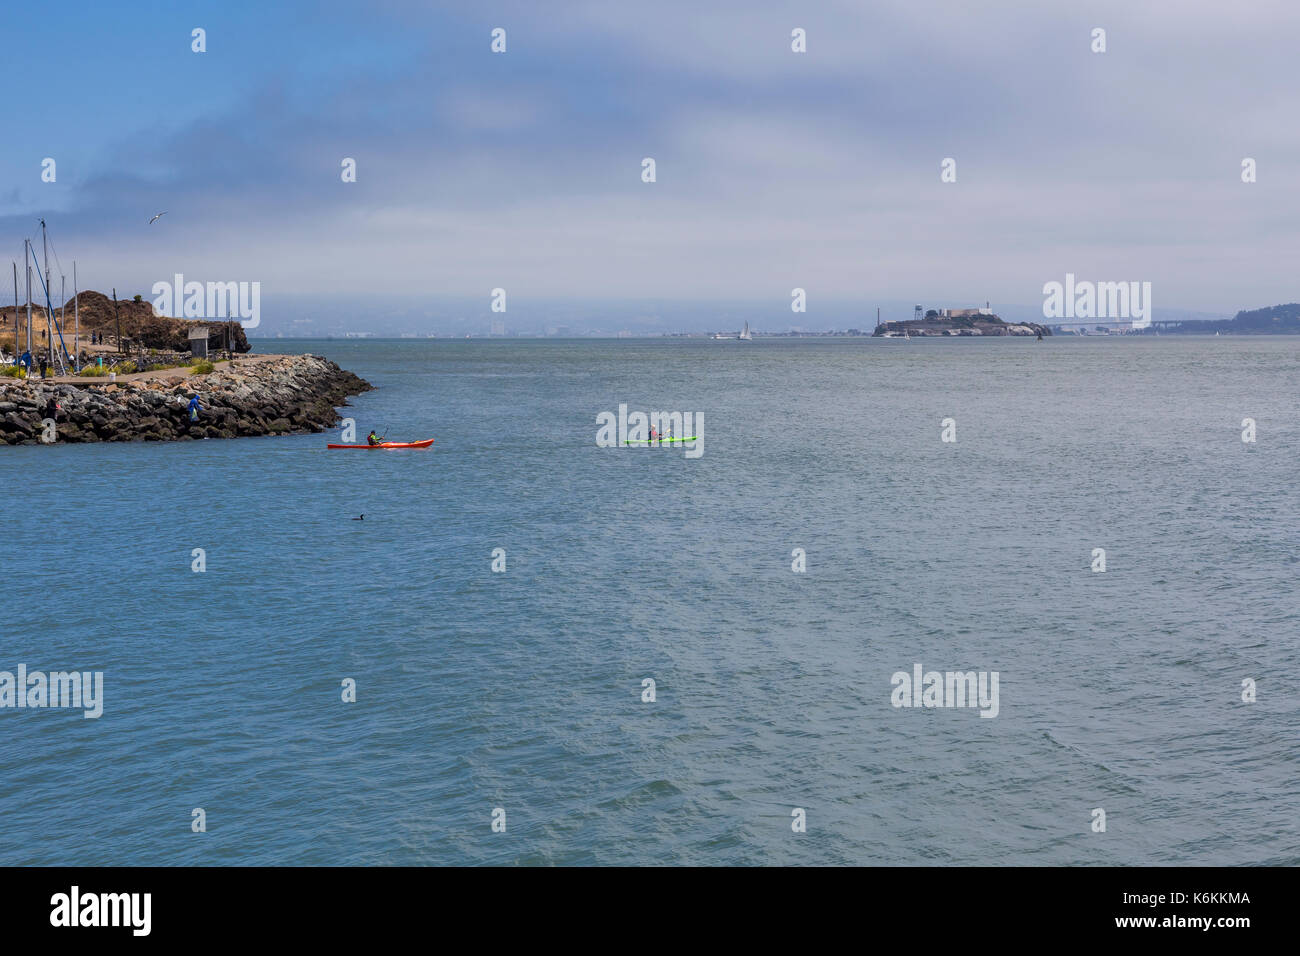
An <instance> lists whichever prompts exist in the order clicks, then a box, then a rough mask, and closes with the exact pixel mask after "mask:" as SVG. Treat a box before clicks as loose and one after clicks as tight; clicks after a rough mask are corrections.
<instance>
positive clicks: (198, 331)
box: [190, 325, 208, 358]
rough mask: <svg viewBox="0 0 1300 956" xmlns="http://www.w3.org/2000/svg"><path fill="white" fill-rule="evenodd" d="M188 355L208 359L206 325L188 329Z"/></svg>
mask: <svg viewBox="0 0 1300 956" xmlns="http://www.w3.org/2000/svg"><path fill="white" fill-rule="evenodd" d="M190 354H191V355H193V356H194V357H195V358H207V357H208V327H207V326H206V325H200V326H197V327H196V328H193V329H190Z"/></svg>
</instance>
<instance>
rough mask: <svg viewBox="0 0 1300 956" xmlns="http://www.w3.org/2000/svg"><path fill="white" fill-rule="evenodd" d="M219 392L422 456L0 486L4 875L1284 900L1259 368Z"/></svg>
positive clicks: (867, 346) (13, 475) (1280, 740)
mask: <svg viewBox="0 0 1300 956" xmlns="http://www.w3.org/2000/svg"><path fill="white" fill-rule="evenodd" d="M263 344H264V345H268V346H270V347H272V349H273V350H274V349H275V348H279V349H281V350H285V351H293V350H298V351H312V352H315V353H317V354H324V355H326V356H328V357H330V358H332V359H334V360H336V361H338V362H339V363H340V364H342V365H343V366H344V367H346V368H350V369H352V370H354V371H356V372H357V373H358V374H360V375H362V376H363V377H365V378H366V379H368V380H370V381H371V382H373V383H374V384H375V385H377V386H378V389H377V390H376V391H374V392H371V393H368V394H366V395H363V396H361V397H359V398H358V399H356V400H355V403H354V407H353V408H351V409H348V410H345V414H349V415H352V416H355V418H356V420H357V423H358V430H359V433H360V434H362V435H364V433H365V432H366V431H367V430H368V429H369V428H371V427H376V428H378V429H379V431H380V432H384V431H385V430H387V431H388V433H389V437H390V438H394V439H417V438H425V437H435V438H436V439H437V441H436V444H435V445H434V448H433V449H432V450H431V451H427V452H368V451H358V452H350V451H327V450H326V449H325V442H326V439H327V436H325V435H309V436H295V437H280V438H254V439H240V440H235V441H206V442H195V443H181V444H174V445H156V444H148V445H145V444H113V445H100V446H88V445H81V446H66V447H64V446H58V447H54V448H8V449H5V448H0V475H2V476H3V478H4V481H3V483H2V484H0V489H2V490H0V499H2V500H4V502H5V504H4V510H5V512H6V513H7V515H8V516H9V521H8V531H9V533H8V534H7V535H6V540H5V543H4V545H3V546H0V593H3V594H4V596H5V602H4V603H5V607H6V611H5V623H4V626H3V635H4V636H3V640H2V641H0V670H11V671H12V670H15V669H16V668H17V665H18V664H20V663H25V664H26V665H27V666H28V667H29V668H30V669H32V670H60V669H77V670H103V671H104V678H105V712H104V715H103V717H102V718H100V719H98V720H87V719H83V717H82V716H81V715H80V713H79V712H69V711H54V710H43V711H39V710H21V711H20V710H0V824H2V825H3V830H4V832H5V838H4V839H3V840H0V863H5V864H15V863H22V864H46V863H49V864H56V863H57V864H74V863H81V864H119V863H120V864H127V863H131V864H227V863H244V864H385V863H393V864H438V863H456V864H478V863H493V864H501V863H522V864H553V863H554V864H595V863H604V864H614V863H652V864H665V863H698V864H729V863H745V864H787V863H794V864H825V863H863V864H877V863H883V864H895V863H907V864H1066V863H1068V864H1144V863H1145V864H1152V863H1172V864H1190V863H1202V864H1239V863H1272V864H1289V865H1295V864H1297V863H1300V796H1298V795H1297V789H1298V788H1300V783H1297V779H1298V777H1300V775H1298V774H1297V757H1298V756H1300V704H1298V702H1297V695H1296V687H1297V686H1300V653H1298V652H1297V644H1298V642H1300V627H1298V625H1300V600H1298V599H1297V596H1296V591H1295V580H1296V574H1297V571H1298V570H1300V564H1298V563H1297V545H1298V543H1300V539H1298V535H1297V532H1300V505H1297V497H1296V493H1295V476H1296V473H1297V461H1298V460H1300V427H1298V421H1300V419H1298V414H1300V413H1298V412H1297V395H1298V394H1300V339H1296V338H1289V337H1276V338H1258V339H1248V338H1222V337H1221V338H1205V339H1192V338H1175V337H1172V336H1163V337H1160V338H1158V339H1143V340H1104V339H1087V340H1079V339H1061V338H1058V339H1052V340H1048V341H1046V342H1043V343H1037V342H1034V341H1032V340H1027V339H1026V340H1000V341H987V342H980V341H969V340H961V341H951V340H949V341H923V340H913V341H911V342H899V341H893V340H872V341H849V340H821V341H816V340H810V341H790V342H784V341H770V340H769V341H764V340H760V341H757V342H753V343H738V342H725V343H723V342H705V341H674V340H653V341H650V340H625V341H517V342H516V341H510V340H503V341H445V340H432V341H402V342H378V341H374V342H372V341H366V342H310V343H289V342H287V341H286V342H277V343H274V344H273V346H272V345H271V344H269V343H263ZM620 403H626V404H627V405H628V406H629V408H630V409H632V410H637V409H641V410H651V409H664V410H678V411H692V412H698V413H702V414H703V416H704V424H703V427H702V428H701V429H699V430H700V431H701V432H702V435H703V438H704V444H703V449H704V453H703V455H702V456H701V457H699V458H697V459H690V458H687V457H686V456H685V455H684V454H683V452H682V451H681V450H680V449H675V450H671V451H670V450H667V449H646V448H639V449H638V448H598V447H596V444H595V436H596V424H595V420H596V415H597V414H598V413H599V412H602V411H616V410H617V409H618V406H619V404H620ZM948 417H951V418H953V419H955V420H956V434H957V441H956V442H955V443H944V442H941V441H940V422H941V420H942V419H944V418H948ZM1244 418H1253V419H1254V420H1255V421H1256V422H1257V423H1258V441H1257V442H1256V443H1255V444H1245V443H1243V442H1242V440H1241V431H1242V420H1243V419H1244ZM363 513H364V515H365V520H364V521H352V520H349V519H351V518H352V517H354V516H356V515H360V514H363ZM195 548H202V549H204V551H205V552H206V561H207V570H206V572H204V573H202V574H198V573H194V572H193V571H191V561H192V558H191V552H192V551H193V549H195ZM495 548H504V549H505V552H506V561H507V568H508V570H507V571H506V572H505V573H503V574H495V573H492V571H491V561H492V551H493V549H495ZM796 548H802V549H804V550H805V552H806V554H807V571H806V573H803V574H797V573H794V572H792V570H791V562H792V560H793V559H792V557H791V552H792V551H793V550H794V549H796ZM1094 548H1104V549H1105V551H1106V562H1107V570H1106V572H1105V573H1094V572H1092V571H1091V570H1090V562H1091V560H1092V552H1093V549H1094ZM916 662H920V663H921V664H922V665H923V666H924V667H925V669H926V670H930V669H934V670H962V671H965V670H974V671H997V672H998V673H999V675H1000V685H999V686H1000V707H999V713H998V715H997V717H996V718H993V719H984V718H981V717H980V716H979V713H978V711H977V710H974V709H938V708H936V709H926V708H915V709H914V708H895V707H893V706H892V705H891V702H890V699H891V691H892V686H891V676H892V675H893V674H894V673H895V672H896V671H907V672H910V671H911V669H912V666H913V664H914V663H916ZM647 677H649V678H653V679H654V681H655V682H656V687H657V700H656V701H655V702H654V703H644V702H642V700H641V693H642V683H641V682H642V680H643V679H644V678H647ZM345 678H353V679H355V680H356V682H357V689H358V690H357V694H358V700H357V702H356V703H351V704H348V703H343V702H342V701H341V700H340V693H341V687H340V683H341V681H343V680H344V679H345ZM1247 678H1251V679H1254V680H1255V681H1256V686H1257V688H1258V690H1257V693H1258V700H1257V701H1256V702H1255V703H1243V701H1242V699H1241V697H1242V681H1243V680H1245V679H1247ZM196 807H201V808H203V809H204V810H205V811H206V815H207V832H206V833H203V834H195V833H192V832H191V829H190V821H191V811H192V810H193V809H194V808H196ZM497 807H500V808H503V809H504V810H505V812H506V821H507V830H506V832H505V833H504V834H498V833H493V832H492V828H491V822H492V816H491V815H492V811H493V809H494V808H497ZM794 808H803V809H804V810H805V811H806V813H807V824H808V829H807V832H806V833H803V834H796V833H794V832H792V829H791V820H792V817H791V811H792V809H794ZM1094 808H1103V809H1104V810H1105V813H1106V822H1107V829H1106V832H1105V833H1094V832H1092V830H1091V823H1092V811H1093V809H1094Z"/></svg>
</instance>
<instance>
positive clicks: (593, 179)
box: [0, 0, 1300, 327]
mask: <svg viewBox="0 0 1300 956" xmlns="http://www.w3.org/2000/svg"><path fill="white" fill-rule="evenodd" d="M194 27H202V28H204V29H205V30H206V31H207V52H206V53H202V54H196V53H193V52H191V50H190V43H191V40H190V31H191V30H192V29H193V28H194ZM494 27H502V28H504V29H505V30H506V31H507V42H508V52H507V53H505V54H504V55H497V54H493V53H492V52H491V51H490V49H489V44H490V39H491V37H490V33H491V30H492V29H493V28H494ZM795 27H802V28H804V29H806V30H807V35H808V52H807V53H806V54H795V53H792V52H791V50H790V31H791V30H792V29H793V28H795ZM1094 27H1102V28H1104V29H1106V31H1107V45H1108V50H1107V52H1106V53H1104V54H1096V53H1093V52H1091V50H1090V42H1091V39H1090V34H1091V31H1092V29H1093V28H1094ZM4 31H5V33H4V35H5V50H6V54H7V55H6V59H5V61H4V63H5V69H4V73H5V75H6V77H8V79H7V81H6V88H7V89H9V90H11V91H13V90H17V94H16V96H11V97H9V98H8V99H9V102H8V103H7V107H8V108H7V110H6V113H7V116H8V119H9V122H8V123H7V124H6V128H7V137H6V138H7V139H8V141H9V145H8V146H6V148H4V149H3V150H0V236H3V237H4V242H5V243H6V248H7V249H9V250H10V258H15V257H18V258H20V257H21V252H22V237H23V236H24V235H28V236H37V229H36V219H37V218H38V217H40V216H45V217H46V218H47V219H48V221H49V223H50V227H51V230H52V235H53V236H54V237H55V241H56V245H57V249H58V253H59V257H60V260H61V261H62V262H63V263H64V265H65V268H66V269H68V270H70V262H71V260H72V259H74V258H75V259H76V260H77V262H78V269H79V272H80V274H81V277H82V283H81V284H82V286H83V287H89V288H103V289H107V288H108V287H109V286H110V285H116V286H117V287H118V290H119V292H135V291H139V292H143V293H146V294H147V293H148V291H149V286H150V285H151V284H152V283H153V282H155V281H157V280H160V279H168V278H170V277H171V276H172V275H173V274H174V273H176V272H182V273H184V274H185V275H186V277H187V278H191V279H198V280H200V281H205V280H220V281H260V282H261V283H262V286H263V290H264V294H266V295H267V296H268V297H274V296H276V295H288V294H294V293H307V292H312V293H327V294H336V295H340V296H360V295H367V294H372V293H377V292H392V293H400V294H404V295H427V296H430V297H431V298H437V297H439V296H446V297H449V298H458V299H462V298H465V297H468V298H470V299H475V298H478V297H481V298H482V300H483V302H484V305H485V308H486V302H487V299H488V296H489V294H490V291H491V289H493V288H495V287H498V286H499V287H504V288H506V289H507V291H508V294H509V296H510V299H511V302H512V303H515V302H525V301H529V300H534V299H535V300H538V301H541V300H574V301H578V300H581V301H587V302H592V301H595V302H599V300H601V299H603V298H619V299H629V298H631V299H636V298H638V297H646V298H654V299H656V300H660V301H664V300H683V301H686V300H691V301H701V300H713V299H718V300H728V301H738V300H753V301H757V302H775V303H778V304H779V303H780V302H782V301H784V302H788V301H789V296H790V290H791V289H792V288H793V287H795V286H799V287H803V288H805V289H807V290H808V299H809V306H810V313H809V315H808V316H805V317H802V318H801V319H799V320H797V322H796V324H801V325H805V326H808V327H816V326H817V324H818V323H817V321H816V316H815V313H816V308H817V305H818V303H819V302H826V303H829V302H838V303H846V302H848V303H854V302H860V303H861V304H862V306H863V312H864V314H868V313H872V314H873V313H874V305H875V303H876V302H877V301H880V300H905V301H911V300H914V301H917V302H926V303H929V302H939V301H943V302H949V303H954V302H962V301H969V302H971V303H972V304H974V303H977V302H978V303H980V304H982V303H983V301H984V300H991V301H992V302H993V303H994V305H995V307H996V306H997V305H998V303H999V302H1002V303H1030V304H1032V303H1035V302H1039V301H1041V298H1042V293H1041V289H1042V285H1043V283H1045V282H1048V281H1052V280H1058V281H1059V280H1061V279H1062V278H1063V277H1064V275H1065V273H1066V272H1073V273H1075V274H1076V275H1077V276H1079V277H1081V278H1091V279H1095V280H1099V281H1117V280H1138V281H1150V282H1152V285H1153V299H1154V303H1155V309H1156V313H1157V318H1159V312H1160V310H1161V308H1162V307H1165V308H1170V307H1180V308H1185V309H1199V310H1204V311H1218V312H1226V313H1232V312H1235V311H1236V310H1237V309H1239V308H1254V307H1258V306H1262V305H1268V304H1272V303H1275V302H1284V301H1293V300H1296V299H1297V298H1300V290H1297V281H1296V280H1295V278H1294V274H1295V270H1294V266H1293V263H1294V262H1295V261H1296V258H1297V253H1300V243H1298V242H1297V238H1296V228H1295V224H1296V222H1297V214H1298V213H1300V203H1298V202H1297V199H1298V198H1300V193H1298V191H1297V183H1298V182H1300V124H1297V123H1296V122H1295V117H1296V116H1297V115H1298V111H1297V108H1296V107H1297V103H1296V99H1297V91H1298V90H1300V84H1297V83H1296V81H1295V78H1294V53H1295V49H1296V47H1297V41H1300V11H1298V10H1297V9H1296V6H1295V5H1292V4H1286V3H1269V2H1261V3H1255V4H1251V5H1249V8H1248V9H1247V8H1246V7H1226V6H1224V5H1222V4H1220V3H1209V2H1202V0H1185V2H1178V3H1174V2H1152V3H1143V4H1140V5H1136V4H1132V3H1127V2H1123V3H1121V2H1086V3H1085V2H1079V3H1068V4H1067V3H1052V4H1042V3H1031V2H1016V3H1011V2H999V0H988V2H984V3H980V4H967V3H917V2H882V3H865V2H841V0H826V2H819V3H817V4H815V5H810V4H807V3H796V2H763V0H751V2H743V3H741V2H730V0H724V2H715V3H704V2H700V0H696V2H687V0H658V2H655V3H652V4H631V3H616V2H610V0H605V2H587V0H554V2H545V3H543V2H537V0H533V2H501V3H493V2H483V3H464V4H451V3H430V2H418V3H417V2H403V0H379V2H372V3H365V4H361V3H342V2H333V0H327V2H317V3H296V2H288V3H275V4H268V3H246V2H229V0H223V2H219V3H218V2H212V3H186V2H165V3H164V2H157V3H131V4H125V5H115V4H114V5H110V4H102V3H85V2H83V3H64V4H57V5H37V4H28V5H20V6H14V5H10V7H9V8H8V9H7V10H6V17H5V23H4ZM47 156H48V157H53V158H54V159H55V160H56V162H57V164H58V165H57V171H58V180H57V182H56V183H52V184H51V183H43V182H41V180H40V173H41V161H42V159H43V158H44V157H47ZM646 156H650V157H654V158H655V160H656V162H657V172H658V182H656V183H654V184H646V183H642V182H641V179H640V170H641V160H642V158H643V157H646ZM344 157H353V158H355V159H356V160H357V163H358V181H357V182H356V183H352V184H345V183H342V182H341V181H340V176H339V172H340V162H341V160H342V159H343V158H344ZM945 157H953V158H955V159H956V161H957V174H958V175H957V182H956V183H941V182H940V178H939V171H940V163H941V161H942V160H943V159H944V158H945ZM1245 157H1251V158H1254V159H1255V160H1256V161H1257V163H1258V170H1259V172H1258V177H1259V181H1258V182H1256V183H1253V184H1249V185H1248V184H1244V183H1242V182H1241V178H1240V168H1241V161H1242V159H1243V158H1245ZM161 210H167V211H168V215H167V216H166V217H164V219H162V220H161V221H160V222H159V223H156V224H155V225H153V226H147V225H146V223H147V221H148V219H149V217H150V216H151V215H152V214H153V213H155V212H158V211H161Z"/></svg>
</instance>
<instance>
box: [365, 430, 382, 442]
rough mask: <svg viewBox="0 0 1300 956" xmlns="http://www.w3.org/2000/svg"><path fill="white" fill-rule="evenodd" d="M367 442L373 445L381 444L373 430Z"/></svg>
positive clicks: (367, 437)
mask: <svg viewBox="0 0 1300 956" xmlns="http://www.w3.org/2000/svg"><path fill="white" fill-rule="evenodd" d="M366 441H367V442H369V443H370V444H372V445H378V444H379V441H380V439H379V436H378V435H376V434H375V430H374V429H373V428H372V429H371V430H370V434H369V435H367V436H366Z"/></svg>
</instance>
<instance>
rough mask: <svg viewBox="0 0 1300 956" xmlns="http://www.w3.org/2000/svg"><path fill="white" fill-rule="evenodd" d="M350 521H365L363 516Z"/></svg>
mask: <svg viewBox="0 0 1300 956" xmlns="http://www.w3.org/2000/svg"><path fill="white" fill-rule="evenodd" d="M352 520H353V521H365V520H366V516H365V515H362V516H361V517H360V518H353V519H352Z"/></svg>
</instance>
